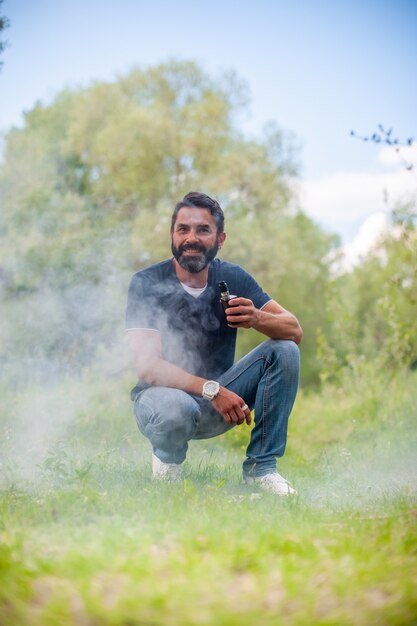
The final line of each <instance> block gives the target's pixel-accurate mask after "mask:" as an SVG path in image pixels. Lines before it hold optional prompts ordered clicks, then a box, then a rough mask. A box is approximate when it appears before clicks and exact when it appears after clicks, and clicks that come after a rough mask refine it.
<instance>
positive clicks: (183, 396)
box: [135, 387, 200, 442]
mask: <svg viewBox="0 0 417 626" xmlns="http://www.w3.org/2000/svg"><path fill="white" fill-rule="evenodd" d="M135 415H136V420H137V423H138V426H139V429H140V430H141V432H142V433H143V434H144V435H145V436H147V437H148V438H149V439H151V440H153V439H157V440H158V442H161V441H163V440H164V439H166V440H168V441H172V440H173V439H175V440H178V442H180V441H181V442H182V441H186V440H189V439H191V438H192V436H193V434H194V433H195V431H196V429H197V426H198V423H199V417H200V409H199V406H198V404H197V402H196V401H195V400H194V399H193V398H192V397H191V396H189V395H188V394H187V393H185V392H184V391H181V390H179V389H171V388H167V387H151V388H150V389H147V390H146V391H144V392H143V393H142V394H141V395H140V396H139V397H138V398H137V400H136V402H135Z"/></svg>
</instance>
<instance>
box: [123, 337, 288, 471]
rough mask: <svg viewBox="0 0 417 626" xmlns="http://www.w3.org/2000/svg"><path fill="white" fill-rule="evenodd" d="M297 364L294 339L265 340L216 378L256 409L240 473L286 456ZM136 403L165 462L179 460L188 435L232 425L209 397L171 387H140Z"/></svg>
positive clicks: (211, 433)
mask: <svg viewBox="0 0 417 626" xmlns="http://www.w3.org/2000/svg"><path fill="white" fill-rule="evenodd" d="M299 366H300V353H299V350H298V346H297V345H296V344H295V343H294V342H293V341H287V340H281V339H268V340H267V341H265V342H264V343H262V344H261V345H259V346H257V347H256V348H254V350H252V351H251V352H250V353H249V354H247V355H246V356H245V357H243V358H242V359H240V361H238V362H237V363H235V364H234V365H233V366H232V367H231V368H230V369H229V370H227V371H226V372H225V373H224V374H222V375H221V376H220V377H219V378H218V381H219V383H220V384H221V385H222V386H223V387H227V389H231V390H232V391H234V392H235V393H237V394H238V395H239V396H241V398H243V400H244V401H245V402H246V404H247V405H248V406H249V408H250V409H251V410H252V409H255V424H254V427H253V429H252V431H251V437H250V442H249V445H248V448H247V450H246V459H245V461H244V462H243V475H244V476H245V475H251V476H263V475H265V474H268V473H269V472H271V471H275V469H276V458H277V457H281V456H282V455H283V454H284V452H285V446H286V442H287V425H288V418H289V416H290V413H291V409H292V407H293V404H294V400H295V396H296V394H297V389H298V381H299V369H300V367H299ZM134 407H135V415H136V420H137V424H138V426H139V430H140V431H141V432H142V433H143V434H144V435H145V437H147V438H148V439H149V440H150V442H151V444H152V447H153V451H154V454H155V455H156V456H157V457H158V458H159V459H161V461H164V462H165V463H182V462H183V461H184V459H185V456H186V453H187V449H188V442H189V441H190V440H191V439H208V438H210V437H216V436H217V435H221V434H223V433H225V432H226V431H228V430H230V429H231V428H234V426H235V425H234V424H226V423H225V422H224V420H223V417H222V416H221V415H220V413H217V411H215V410H214V408H213V406H212V404H211V402H210V401H209V400H205V399H204V398H201V397H198V396H192V395H190V394H188V393H186V392H185V391H181V390H179V389H172V388H169V387H150V388H148V389H146V390H145V391H142V392H141V393H140V394H139V395H138V396H137V398H136V399H135V405H134Z"/></svg>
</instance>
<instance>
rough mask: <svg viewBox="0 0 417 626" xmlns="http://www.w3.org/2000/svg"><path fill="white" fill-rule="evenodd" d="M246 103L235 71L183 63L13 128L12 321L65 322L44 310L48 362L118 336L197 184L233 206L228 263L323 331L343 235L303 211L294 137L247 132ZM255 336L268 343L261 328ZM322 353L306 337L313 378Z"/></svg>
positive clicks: (4, 200)
mask: <svg viewBox="0 0 417 626" xmlns="http://www.w3.org/2000/svg"><path fill="white" fill-rule="evenodd" d="M247 101H248V95H247V88H246V86H245V85H244V84H243V83H242V82H241V81H240V80H239V79H238V77H237V76H236V75H234V74H233V73H227V74H223V75H222V76H220V77H218V78H216V79H214V78H213V77H211V76H209V75H207V74H206V73H204V72H203V71H202V70H201V68H200V67H199V66H197V65H196V64H195V63H192V62H181V63H179V62H175V61H173V62H170V63H165V64H161V65H158V66H156V67H151V68H148V69H145V70H140V69H137V70H134V71H132V72H130V73H129V74H127V75H126V76H122V77H121V78H120V79H119V80H117V81H115V82H111V83H103V82H100V83H94V84H92V85H91V86H90V87H88V88H86V89H82V90H73V91H71V90H66V91H63V92H61V93H60V94H59V95H58V96H57V97H56V99H55V100H54V102H53V103H52V104H50V105H49V106H44V105H42V104H40V103H39V104H37V105H36V106H35V107H34V108H33V109H32V110H31V111H29V112H28V113H26V115H25V124H24V127H23V128H21V129H12V130H11V131H10V132H9V133H8V135H7V136H6V139H5V159H4V163H3V165H2V167H1V168H0V201H1V204H2V207H4V211H3V213H2V216H1V218H0V220H1V221H0V236H1V243H2V245H3V248H4V251H5V254H4V255H3V259H4V260H3V261H2V267H1V274H0V280H2V282H3V290H4V293H5V294H7V296H8V298H9V302H10V311H13V312H14V313H13V318H14V321H15V320H16V319H23V317H24V315H27V311H28V310H32V311H38V312H39V311H40V310H41V311H42V312H43V311H44V309H43V307H44V304H43V303H45V302H50V305H51V306H50V307H49V315H50V316H52V317H53V319H54V320H56V322H54V323H52V324H51V323H50V322H49V324H48V323H45V327H44V326H42V324H44V322H45V318H44V313H42V314H40V313H38V314H37V315H36V316H35V317H36V320H35V322H36V324H37V326H36V327H37V328H38V335H39V337H41V340H40V341H38V346H41V347H42V350H41V351H42V355H45V354H46V356H45V359H46V360H47V361H48V359H49V361H50V357H51V355H57V354H60V355H61V358H62V356H64V357H65V358H64V360H65V359H67V361H69V362H73V363H77V364H78V363H79V362H80V361H86V360H88V359H89V358H91V356H92V355H93V354H94V350H95V346H96V345H97V344H98V343H99V342H101V341H104V340H106V341H107V340H108V341H110V340H111V338H112V337H114V334H115V327H116V326H117V325H118V324H119V325H120V320H121V319H122V318H123V308H124V304H125V297H126V295H125V292H126V287H127V281H128V277H129V275H130V274H131V273H133V271H136V270H138V269H140V268H141V267H143V266H144V265H147V264H149V263H151V262H153V261H157V260H160V259H161V258H164V257H166V256H167V255H169V254H170V247H169V218H170V213H171V211H172V207H173V205H174V204H175V202H176V201H177V200H178V199H179V198H181V197H182V196H183V195H184V193H186V192H188V191H190V190H192V189H194V190H204V191H205V192H207V193H209V194H211V195H213V196H215V197H216V198H218V199H219V201H220V202H221V204H222V206H223V207H224V210H225V214H226V223H227V228H228V229H230V231H231V233H230V235H231V236H230V238H229V243H227V245H226V252H225V254H226V255H227V258H229V259H231V260H234V261H236V262H242V264H243V265H244V266H245V267H246V268H247V269H248V270H249V271H251V272H253V273H254V275H255V276H256V277H257V278H258V280H259V281H260V282H261V283H264V284H265V287H266V288H267V289H268V290H269V291H270V292H271V294H273V295H274V296H275V297H277V298H278V299H279V300H280V301H281V302H282V304H283V305H284V306H286V307H287V308H289V309H290V310H294V312H295V313H296V314H297V315H299V317H300V318H301V321H302V323H303V324H304V326H306V336H307V337H308V336H310V332H312V333H313V335H314V333H315V328H316V325H317V319H315V313H314V312H319V313H318V315H319V317H320V316H321V313H320V311H322V310H324V306H323V302H322V298H323V296H322V294H323V293H324V291H325V290H324V289H322V288H321V286H322V283H323V281H324V282H325V281H326V277H327V266H326V263H325V262H324V261H323V259H324V258H325V256H326V252H327V251H328V249H329V246H330V245H331V239H330V238H329V237H327V236H325V235H324V234H323V233H322V232H321V231H320V230H319V229H318V228H317V227H316V226H314V225H313V224H312V223H311V221H310V220H309V219H308V218H307V217H306V216H304V215H302V214H301V213H300V211H299V210H298V209H297V206H296V197H295V193H294V191H293V185H294V179H295V174H296V167H295V165H294V158H293V149H292V144H291V141H289V139H288V138H287V137H286V135H285V134H284V133H283V132H282V131H280V130H279V129H278V128H277V127H275V126H274V125H269V126H268V127H267V128H266V129H265V132H264V134H263V135H262V136H261V137H260V138H259V139H256V140H255V139H250V140H249V139H247V138H245V137H244V136H243V135H242V133H241V132H240V130H239V126H238V119H239V115H240V114H241V113H242V112H243V111H244V110H245V107H246V105H247ZM17 250H18V251H19V253H18V254H17V253H16V251H17ZM91 293H94V294H95V295H94V298H93V301H92V300H91V296H90V295H89V294H91ZM75 300H79V302H78V305H77V306H75V305H74V301H75ZM306 302H307V306H308V311H307V312H306ZM29 303H32V305H33V306H32V309H30V307H29ZM35 305H36V306H35ZM84 305H85V306H84ZM95 305H96V306H97V307H98V309H99V310H98V311H95V312H94V313H92V312H91V307H94V306H95ZM303 315H304V316H305V318H304V320H303ZM69 316H72V318H74V317H75V319H72V318H71V319H69ZM33 323H34V322H33V320H31V324H33ZM36 324H35V325H36ZM23 325H24V324H23V322H22V328H23ZM41 327H42V328H41ZM32 328H33V326H32ZM51 329H52V331H51ZM21 332H22V333H23V334H24V335H25V337H26V335H27V334H26V333H25V331H24V330H21ZM32 335H33V332H32ZM26 341H29V343H30V339H28V338H27V337H26V339H25V340H24V341H23V340H22V346H24V345H25V343H26ZM245 341H247V342H249V344H253V343H254V342H257V341H258V339H257V338H256V337H255V336H254V335H252V334H250V333H249V334H248V335H247V337H246V339H245ZM314 349H315V347H314V341H311V340H309V339H307V340H306V358H305V359H303V361H304V363H305V364H307V369H308V370H309V372H310V373H309V374H308V379H309V380H310V381H311V380H313V379H314V377H315V376H316V374H314V367H315V366H314ZM307 355H309V356H307ZM49 361H48V362H49ZM304 367H306V366H304Z"/></svg>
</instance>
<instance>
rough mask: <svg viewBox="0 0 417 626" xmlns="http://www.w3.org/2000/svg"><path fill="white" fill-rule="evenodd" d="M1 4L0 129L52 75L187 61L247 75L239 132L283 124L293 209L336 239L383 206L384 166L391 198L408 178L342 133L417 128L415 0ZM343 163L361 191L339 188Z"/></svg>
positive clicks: (82, 75) (66, 78)
mask: <svg viewBox="0 0 417 626" xmlns="http://www.w3.org/2000/svg"><path fill="white" fill-rule="evenodd" d="M2 10H3V14H5V15H6V16H7V17H8V18H9V19H10V22H11V26H10V29H9V30H8V31H6V33H5V36H6V38H7V40H8V42H9V47H8V48H7V49H6V51H5V52H4V54H3V61H4V66H3V69H2V72H1V73H0V129H1V130H3V131H4V130H7V128H8V127H9V126H10V125H12V124H19V123H21V113H22V111H23V110H27V109H30V108H31V107H32V106H33V105H34V103H35V101H36V100H41V101H43V102H47V101H48V100H50V99H51V98H52V97H53V95H54V94H55V93H57V91H59V90H60V89H61V88H63V87H64V86H68V85H69V86H75V85H86V84H88V82H89V81H91V80H93V79H106V80H111V79H113V78H116V77H117V75H118V74H120V73H123V72H126V71H128V70H129V69H130V68H132V67H134V66H135V65H141V66H146V65H150V64H155V63H157V62H160V61H164V60H167V59H169V58H176V59H193V60H196V61H197V62H199V63H200V64H201V65H202V66H203V67H204V68H205V69H206V70H207V71H209V72H211V73H213V74H216V73H218V72H220V71H221V70H223V69H228V68H233V69H235V70H236V71H237V73H238V75H239V76H240V77H241V78H242V79H244V80H245V81H246V82H247V83H248V85H249V88H250V92H251V97H252V100H251V105H250V110H249V116H248V117H247V119H245V120H244V121H243V122H242V124H243V128H244V130H245V131H246V132H247V133H254V134H256V133H258V132H259V131H260V129H261V128H262V126H263V124H265V123H266V122H268V121H269V120H274V121H275V122H276V123H277V124H278V125H279V126H281V127H282V128H283V129H285V130H290V131H293V132H294V133H295V135H296V137H297V140H298V143H299V144H300V147H301V148H300V162H301V166H302V167H301V186H300V197H301V202H302V204H303V207H304V209H305V210H306V211H307V212H308V213H309V214H310V215H312V216H313V217H314V218H315V219H316V220H317V221H318V222H319V223H321V224H322V225H323V226H325V227H326V228H328V229H330V230H335V231H336V232H339V234H340V235H341V236H342V238H343V239H344V240H349V239H351V238H352V237H353V236H354V235H355V233H356V232H357V230H358V228H359V226H360V225H361V223H362V222H363V221H364V220H365V219H367V217H369V216H370V215H372V214H374V213H375V212H378V211H386V210H387V207H386V205H384V204H383V201H382V198H383V193H382V191H383V189H382V188H380V187H378V186H380V185H382V186H384V185H385V187H386V183H385V179H384V176H388V178H389V180H390V181H391V182H392V181H394V179H395V181H394V182H393V187H392V189H393V191H392V194H393V198H394V195H395V194H398V193H399V192H401V190H402V188H403V187H404V189H406V188H407V185H409V186H410V188H413V185H414V189H416V188H417V181H416V180H415V179H414V182H413V181H412V177H411V176H409V177H408V179H407V177H404V176H403V172H401V171H400V170H399V167H396V163H395V159H394V160H391V159H390V157H389V155H388V156H387V154H386V153H383V152H381V150H380V148H378V147H377V146H374V145H371V144H363V143H361V142H359V141H356V140H354V139H352V138H351V137H350V136H349V131H350V130H351V129H352V128H353V129H355V130H356V131H357V132H359V133H364V134H366V133H370V132H372V131H374V130H375V129H376V126H377V124H378V123H383V124H384V125H386V126H387V127H390V126H393V127H394V132H395V133H396V134H397V135H398V136H399V137H400V138H401V139H402V138H406V137H409V136H413V135H414V136H415V137H416V138H417V104H416V103H417V67H416V65H417V37H416V34H415V33H416V28H417V0H397V1H395V2H394V1H392V2H384V1H383V0H381V1H379V2H375V1H366V0H364V1H362V2H358V1H355V0H351V1H350V2H348V1H346V0H339V1H338V0H333V1H331V2H330V1H318V2H307V1H304V0H300V1H297V0H294V1H293V2H292V3H289V2H283V1H281V0H276V1H272V0H257V1H256V2H255V1H254V0H252V1H249V0H240V1H236V0H229V1H228V0H223V2H222V1H220V0H211V1H210V2H202V1H198V0H194V1H191V0H176V1H168V0H153V1H152V2H150V1H148V2H145V1H142V0H136V1H134V0H119V2H118V3H115V2H110V1H108V0H101V1H98V0H83V1H82V0H72V1H71V2H69V1H65V0H62V1H59V0H55V1H53V0H5V1H4V3H3V7H2ZM411 156H412V155H411ZM355 174H356V175H358V176H359V178H358V179H357V180H358V181H362V183H361V184H362V185H363V186H364V187H363V188H364V189H365V193H364V194H363V199H362V200H361V196H360V195H359V196H358V194H356V196H355V194H354V197H353V196H352V193H353V189H352V185H353V187H356V184H355V180H356V179H355ZM367 180H368V183H369V185H371V187H372V186H373V185H374V189H373V192H372V193H370V192H369V188H368V187H367V184H368V183H367V182H366V181H367ZM402 181H404V182H402ZM410 181H411V182H410ZM338 184H339V185H340V188H339V191H338V187H337V185H338ZM387 184H388V187H389V184H391V183H390V182H388V183H387ZM359 186H360V185H359ZM379 188H380V193H379V191H378V189H379ZM329 194H330V195H329ZM332 194H334V198H333V196H332ZM342 196H343V198H344V200H343V202H344V204H343V202H342V203H341V204H340V205H339V204H338V202H339V200H340V199H341V198H342ZM357 196H358V197H357ZM338 198H339V200H338ZM326 202H327V203H328V209H324V208H323V207H324V205H325V204H326ZM351 206H352V207H353V208H350V207H351Z"/></svg>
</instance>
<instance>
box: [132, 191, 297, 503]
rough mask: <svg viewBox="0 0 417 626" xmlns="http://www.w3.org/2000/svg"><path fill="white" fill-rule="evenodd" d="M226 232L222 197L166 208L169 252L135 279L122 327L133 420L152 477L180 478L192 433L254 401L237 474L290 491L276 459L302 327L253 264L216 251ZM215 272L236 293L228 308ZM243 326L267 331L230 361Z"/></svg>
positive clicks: (212, 432)
mask: <svg viewBox="0 0 417 626" xmlns="http://www.w3.org/2000/svg"><path fill="white" fill-rule="evenodd" d="M225 239H226V233H225V232H224V213H223V211H222V209H221V207H220V205H219V203H218V202H217V201H216V200H214V199H213V198H210V197H209V196H207V195H206V194H204V193H199V192H190V193H188V194H187V195H186V196H185V197H184V198H183V199H182V200H181V201H180V202H178V204H177V205H176V206H175V209H174V212H173V214H172V219H171V250H172V254H173V258H170V259H167V260H165V261H162V262H161V263H157V264H156V265H152V266H150V267H148V268H146V269H143V270H141V271H139V272H137V273H136V274H135V275H134V276H133V278H132V280H131V283H130V287H129V295H128V304H127V313H126V330H127V331H128V336H129V342H130V345H131V349H132V355H133V363H134V367H135V370H136V373H137V376H138V384H137V385H136V387H135V388H134V389H133V390H132V400H133V402H134V411H135V415H136V420H137V424H138V427H139V429H140V431H141V432H142V434H143V435H145V437H147V438H148V439H149V441H150V443H151V445H152V472H153V477H154V479H162V480H180V479H181V470H182V467H181V465H182V463H183V462H184V460H185V458H186V453H187V449H188V442H189V441H190V440H192V439H206V438H210V437H215V436H217V435H221V434H223V433H225V432H227V431H228V430H230V429H231V428H234V427H236V426H237V425H241V424H244V423H246V424H250V423H251V412H252V410H254V427H253V429H252V430H251V433H250V441H249V445H248V447H247V450H246V458H245V459H244V461H243V480H244V481H245V482H247V483H256V484H257V485H258V486H259V487H260V488H261V489H264V490H266V491H270V492H272V493H275V494H277V495H290V494H294V493H296V492H295V489H293V488H292V487H291V486H290V484H289V483H288V481H287V480H286V479H284V478H283V477H282V476H281V475H280V474H279V473H278V472H277V468H276V459H277V458H279V457H282V455H283V454H284V452H285V446H286V441H287V424H288V418H289V416H290V413H291V409H292V407H293V404H294V400H295V397H296V393H297V389H298V381H299V349H298V345H297V344H299V343H300V341H301V337H302V330H301V327H300V324H299V323H298V320H297V319H296V317H295V316H294V315H293V314H292V313H290V312H289V311H286V310H285V309H284V308H283V307H282V306H281V305H280V304H278V302H276V301H275V300H273V299H272V298H271V297H270V296H269V295H268V294H267V293H265V291H263V290H262V288H261V287H260V286H259V284H258V283H257V282H256V280H255V279H254V278H253V277H252V276H251V275H250V274H248V273H247V272H246V271H245V270H244V269H242V268H241V267H240V266H238V265H234V264H232V263H228V262H226V261H223V260H220V259H218V258H216V255H217V252H218V250H220V249H221V248H222V246H223V244H224V242H225ZM221 281H224V282H225V283H227V286H228V287H229V290H230V292H231V293H232V294H235V296H234V297H233V298H232V299H230V301H229V303H228V307H227V308H226V310H225V311H224V309H223V306H222V304H221V302H220V293H219V287H218V285H219V282H221ZM247 328H254V329H255V330H257V331H259V332H260V333H263V334H264V335H265V336H266V337H268V339H267V340H266V341H264V342H263V343H262V344H260V345H259V346H258V347H256V348H255V349H254V350H252V351H251V352H250V353H249V354H247V355H246V356H244V357H243V358H242V359H240V360H239V361H237V362H236V363H234V357H235V347H236V334H237V330H238V329H247Z"/></svg>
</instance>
